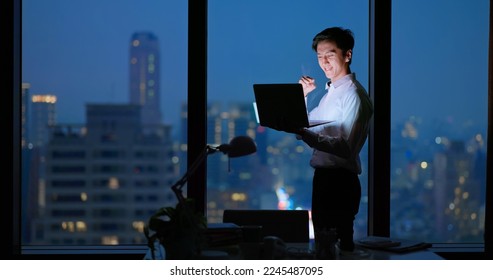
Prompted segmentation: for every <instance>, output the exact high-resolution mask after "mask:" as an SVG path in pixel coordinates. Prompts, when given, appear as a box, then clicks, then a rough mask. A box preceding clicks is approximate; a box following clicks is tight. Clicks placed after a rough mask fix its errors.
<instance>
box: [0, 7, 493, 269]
mask: <svg viewBox="0 0 493 280" xmlns="http://www.w3.org/2000/svg"><path fill="white" fill-rule="evenodd" d="M21 2H22V1H21V0H7V1H3V2H2V4H1V6H2V8H1V9H0V10H1V13H2V17H1V18H2V31H3V32H2V33H3V34H4V36H3V37H4V38H7V39H5V40H4V46H3V48H2V61H3V63H2V68H3V69H2V70H3V71H2V77H3V79H2V80H3V81H4V83H3V84H4V85H5V86H4V89H5V92H6V102H4V103H3V107H4V111H6V112H7V113H6V114H4V116H5V115H6V116H5V117H4V127H7V128H8V130H10V131H12V137H9V139H10V140H9V141H8V147H9V148H8V149H5V150H6V151H8V153H9V157H11V158H12V159H11V160H10V161H11V163H8V164H6V165H4V168H5V169H6V170H5V172H4V174H6V175H7V178H8V179H9V180H8V182H7V183H6V184H5V185H4V187H3V188H1V191H0V193H1V198H2V203H1V209H2V224H3V229H4V234H3V238H2V241H1V244H2V246H1V247H2V251H3V252H4V254H2V255H3V258H5V259H38V258H39V259H87V258H92V259H142V257H143V256H142V249H141V248H138V249H136V250H132V249H128V248H125V250H121V251H119V250H118V248H114V249H111V250H107V251H104V250H103V251H101V252H98V253H80V254H79V253H66V254H64V253H46V254H44V253H41V254H36V255H32V254H31V255H25V254H23V249H22V245H21V239H20V232H21V228H20V217H21V213H20V211H21V210H20V205H19V204H20V201H21V192H20V184H21V182H20V174H21V158H20V156H19V155H20V149H21V147H20V130H21V123H20V91H21V83H22V81H21V79H22V77H21V69H20V68H21V61H22V57H21V46H22V40H21V35H20V34H21V29H22V28H21V6H22V3H21ZM391 3H392V1H391V0H383V1H380V0H379V1H377V0H369V10H370V16H369V18H370V24H369V29H370V30H369V42H370V45H369V54H370V55H369V88H368V93H369V95H370V97H371V98H372V100H373V102H374V104H375V112H374V116H373V121H372V124H371V127H370V134H369V137H368V145H369V158H368V168H369V172H368V174H369V178H368V230H367V233H368V235H376V236H389V235H390V226H391V225H390V223H391V221H390V194H391V192H390V189H391V186H390V180H389V175H388V174H390V172H391V171H390V157H391V149H390V145H391V137H390V129H391V125H390V119H391V116H390V114H391V110H390V107H391V83H390V75H391V52H389V50H390V49H391V26H392V25H391V14H392V13H391ZM491 4H492V2H491V1H490V22H489V30H490V31H489V47H488V50H489V51H488V53H489V58H488V127H487V136H489V137H487V144H486V148H487V155H486V157H487V158H486V167H487V169H486V170H487V172H486V194H485V196H486V197H485V200H486V207H485V225H484V243H483V244H480V245H479V247H478V246H475V247H474V248H472V249H471V248H469V247H468V246H467V244H445V245H444V244H438V247H435V244H433V245H434V246H432V248H431V249H430V250H432V251H433V249H434V248H440V250H438V252H437V254H438V255H439V256H440V257H442V258H444V259H451V260H452V259H459V260H466V259H493V240H492V238H493V233H492V232H493V212H492V211H493V210H492V209H493V207H492V205H493V175H492V174H493V173H492V172H489V171H490V170H492V169H493V139H492V137H491V135H493V79H492V73H493V59H492V56H491V54H492V51H491V46H492V45H493V41H492V38H493V36H492V34H493V33H492V31H491V30H492V27H493V25H492V20H491V12H492V11H493V8H492V7H493V6H492V5H491ZM207 7H208V1H207V0H200V1H198V0H197V1H188V18H189V21H188V36H189V38H194V39H193V42H189V44H194V47H193V48H189V52H188V61H189V65H190V66H189V67H188V94H189V97H188V99H189V100H190V101H191V102H189V104H188V112H189V115H188V154H187V162H188V163H189V164H190V163H192V162H194V160H195V159H196V158H197V157H198V156H199V154H200V153H201V151H202V150H203V147H204V146H205V145H206V141H207V140H206V139H207V122H206V120H207V62H208V61H207V46H208V44H207V35H208V32H207V26H208V18H207V14H208V11H207ZM197 45H199V46H200V47H197ZM191 64H193V65H191ZM377 92H378V94H375V93H377ZM192 93H193V94H192ZM205 178H206V166H205V164H201V165H200V166H199V167H198V169H197V171H196V172H195V173H194V174H192V175H191V176H190V178H189V180H188V183H189V184H191V185H192V184H193V185H194V188H193V189H192V190H191V191H189V192H188V193H187V196H188V197H190V198H194V199H195V201H196V205H195V207H196V208H197V209H200V210H202V211H203V212H205V211H206V196H207V186H206V180H205ZM116 247H117V246H116ZM57 252H59V251H57Z"/></svg>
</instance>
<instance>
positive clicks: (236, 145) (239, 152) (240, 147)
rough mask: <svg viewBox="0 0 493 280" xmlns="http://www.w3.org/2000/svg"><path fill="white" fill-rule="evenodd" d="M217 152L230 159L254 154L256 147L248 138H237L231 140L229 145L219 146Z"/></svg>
mask: <svg viewBox="0 0 493 280" xmlns="http://www.w3.org/2000/svg"><path fill="white" fill-rule="evenodd" d="M218 150H219V151H221V152H223V153H224V154H227V155H228V156H229V157H230V158H234V157H242V156H246V155H249V154H253V153H255V152H256V151H257V145H256V144H255V142H254V141H253V139H252V138H250V137H248V136H237V137H235V138H233V139H231V141H230V142H229V144H222V145H221V146H219V147H218Z"/></svg>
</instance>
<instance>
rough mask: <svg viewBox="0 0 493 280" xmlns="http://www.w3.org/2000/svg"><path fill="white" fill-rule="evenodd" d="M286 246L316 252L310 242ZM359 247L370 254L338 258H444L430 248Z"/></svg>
mask: <svg viewBox="0 0 493 280" xmlns="http://www.w3.org/2000/svg"><path fill="white" fill-rule="evenodd" d="M286 248H287V249H288V250H290V251H292V252H314V251H315V250H314V244H313V242H310V243H286ZM357 248H358V249H362V250H366V251H367V252H368V253H369V255H368V256H366V257H362V258H354V257H353V258H352V257H346V256H337V259H341V260H342V259H346V260H351V259H352V260H355V259H361V260H443V258H442V257H440V256H439V255H437V254H436V253H434V252H433V251H431V250H429V249H421V250H416V251H411V252H406V253H394V252H389V251H384V250H374V249H368V248H363V247H359V246H357Z"/></svg>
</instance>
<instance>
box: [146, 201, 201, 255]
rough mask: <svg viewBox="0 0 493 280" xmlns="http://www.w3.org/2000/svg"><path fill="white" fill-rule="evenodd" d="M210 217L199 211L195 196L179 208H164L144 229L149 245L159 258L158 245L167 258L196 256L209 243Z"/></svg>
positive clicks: (152, 217) (153, 253)
mask: <svg viewBox="0 0 493 280" xmlns="http://www.w3.org/2000/svg"><path fill="white" fill-rule="evenodd" d="M206 228H207V221H206V218H205V217H204V215H203V214H202V213H199V212H196V211H195V209H194V203H193V201H192V200H191V199H185V200H184V201H181V202H178V204H177V205H176V207H162V208H160V209H159V210H157V211H156V212H155V213H154V215H152V216H151V217H150V218H149V221H148V224H147V225H146V226H145V228H144V233H145V236H146V238H147V246H148V247H149V249H150V252H151V254H152V259H156V255H155V252H156V251H157V250H158V248H156V246H159V245H162V246H163V247H164V250H165V253H166V256H165V258H166V259H173V260H183V259H196V258H197V257H198V256H199V255H200V252H201V249H202V248H203V246H204V244H205V230H206Z"/></svg>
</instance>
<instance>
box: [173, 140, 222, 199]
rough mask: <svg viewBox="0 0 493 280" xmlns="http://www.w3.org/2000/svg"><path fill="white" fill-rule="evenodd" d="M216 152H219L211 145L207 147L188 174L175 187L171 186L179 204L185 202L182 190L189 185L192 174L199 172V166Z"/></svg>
mask: <svg viewBox="0 0 493 280" xmlns="http://www.w3.org/2000/svg"><path fill="white" fill-rule="evenodd" d="M216 151H217V148H215V147H212V146H210V145H206V146H205V148H204V150H202V152H201V153H200V154H199V156H198V157H197V158H196V159H195V161H194V162H193V163H192V165H191V166H190V168H189V169H188V170H187V172H185V174H184V175H183V177H181V178H180V180H178V181H177V182H176V183H174V184H173V186H171V189H172V190H173V192H174V193H175V195H176V198H177V199H178V202H180V203H181V202H185V197H184V196H183V191H182V189H183V187H184V186H185V184H186V183H187V181H188V179H189V178H190V176H191V175H192V174H194V173H195V171H197V168H198V167H199V165H200V164H201V163H202V162H203V161H204V160H205V159H206V158H207V156H208V155H210V154H212V153H215V152H216Z"/></svg>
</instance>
